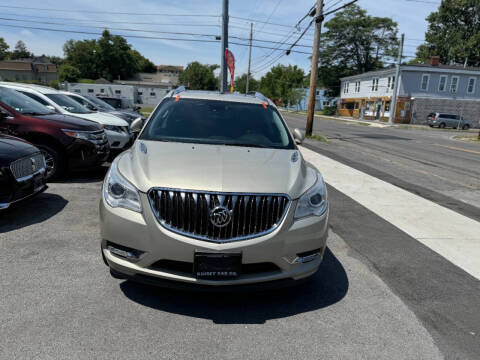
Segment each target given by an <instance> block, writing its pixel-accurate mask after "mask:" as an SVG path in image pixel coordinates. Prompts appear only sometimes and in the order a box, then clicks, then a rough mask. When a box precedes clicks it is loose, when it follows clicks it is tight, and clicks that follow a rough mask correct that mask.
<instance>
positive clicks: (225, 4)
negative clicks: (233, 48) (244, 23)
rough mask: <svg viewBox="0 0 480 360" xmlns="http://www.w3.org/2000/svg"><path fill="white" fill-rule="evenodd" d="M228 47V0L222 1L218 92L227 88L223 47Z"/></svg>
mask: <svg viewBox="0 0 480 360" xmlns="http://www.w3.org/2000/svg"><path fill="white" fill-rule="evenodd" d="M227 48H228V0H223V3H222V53H221V54H220V55H221V59H222V61H221V66H222V67H221V69H220V93H224V92H225V91H226V90H227V75H228V70H227V62H226V59H225V49H227Z"/></svg>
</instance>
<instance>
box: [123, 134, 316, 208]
mask: <svg viewBox="0 0 480 360" xmlns="http://www.w3.org/2000/svg"><path fill="white" fill-rule="evenodd" d="M142 143H143V145H145V147H146V148H147V153H146V154H145V153H144V152H142V151H141V149H140V147H141V144H142ZM295 152H297V153H298V155H299V156H298V159H297V161H295V162H293V161H292V155H294V153H295ZM118 165H119V170H120V172H121V173H122V174H123V175H124V176H125V177H126V178H127V179H128V180H129V181H130V182H132V183H133V184H134V185H135V186H136V187H137V188H138V189H139V190H140V191H142V192H147V191H148V190H149V189H150V188H152V187H167V188H176V189H189V190H205V191H218V192H245V193H279V194H288V195H289V196H290V197H291V198H292V199H296V198H298V197H299V196H300V195H301V194H303V192H305V191H306V190H307V189H308V188H309V187H310V186H312V185H313V183H314V182H315V179H316V173H315V171H314V170H313V169H312V168H311V167H308V166H306V164H305V162H304V160H303V158H302V156H301V154H300V152H299V151H298V150H279V149H263V148H247V147H237V146H223V145H201V144H186V143H174V142H160V141H143V140H142V141H137V142H136V143H135V145H134V146H133V147H132V149H130V150H129V151H127V152H126V153H124V155H123V156H122V158H120V160H119V164H118Z"/></svg>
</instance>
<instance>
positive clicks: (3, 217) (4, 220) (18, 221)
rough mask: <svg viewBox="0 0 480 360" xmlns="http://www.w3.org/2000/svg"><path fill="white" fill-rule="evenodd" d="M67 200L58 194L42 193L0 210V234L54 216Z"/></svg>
mask: <svg viewBox="0 0 480 360" xmlns="http://www.w3.org/2000/svg"><path fill="white" fill-rule="evenodd" d="M67 203H68V201H67V200H65V199H64V198H63V197H61V196H60V195H56V194H50V193H42V194H40V195H38V196H35V197H33V198H31V199H28V200H26V201H22V202H20V203H18V204H14V205H12V206H11V207H10V208H8V209H6V210H3V211H2V212H0V234H1V233H5V232H8V231H13V230H17V229H21V228H23V227H25V226H29V225H33V224H38V223H41V222H43V221H45V220H48V219H49V218H51V217H53V216H55V215H56V214H58V213H59V212H60V211H62V210H63V208H64V207H65V206H66V205H67Z"/></svg>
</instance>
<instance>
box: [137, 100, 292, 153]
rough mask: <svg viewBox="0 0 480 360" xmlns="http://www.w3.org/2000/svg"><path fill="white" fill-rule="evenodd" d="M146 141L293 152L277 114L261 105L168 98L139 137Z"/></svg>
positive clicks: (288, 137)
mask: <svg viewBox="0 0 480 360" xmlns="http://www.w3.org/2000/svg"><path fill="white" fill-rule="evenodd" d="M141 138H142V139H145V140H158V141H177V142H192V143H201V144H224V145H232V146H233V145H236V146H253V147H268V148H278V149H294V148H295V145H294V143H293V141H292V138H291V136H290V134H289V132H288V130H287V128H286V126H285V124H284V122H283V121H282V119H281V117H280V115H279V113H278V112H277V110H276V109H275V108H273V107H271V106H267V107H266V108H264V107H263V106H262V105H261V104H244V103H237V102H227V101H211V100H202V99H180V100H179V101H175V99H173V98H168V99H166V100H164V101H163V102H162V104H161V105H160V106H159V107H158V109H157V110H156V111H155V113H154V114H153V115H152V118H151V120H150V121H149V122H148V124H147V127H146V128H145V130H144V131H143V132H142V134H141Z"/></svg>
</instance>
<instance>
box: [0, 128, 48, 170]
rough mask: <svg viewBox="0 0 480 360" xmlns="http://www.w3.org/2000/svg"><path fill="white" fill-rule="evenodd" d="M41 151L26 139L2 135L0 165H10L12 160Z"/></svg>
mask: <svg viewBox="0 0 480 360" xmlns="http://www.w3.org/2000/svg"><path fill="white" fill-rule="evenodd" d="M39 151H40V150H38V149H37V148H36V147H35V146H33V145H32V144H30V143H29V142H27V141H25V140H22V139H19V138H15V137H13V136H7V135H0V166H8V165H9V164H10V163H11V162H12V161H15V160H17V159H20V158H22V157H25V156H28V155H31V154H34V153H37V152H39Z"/></svg>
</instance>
